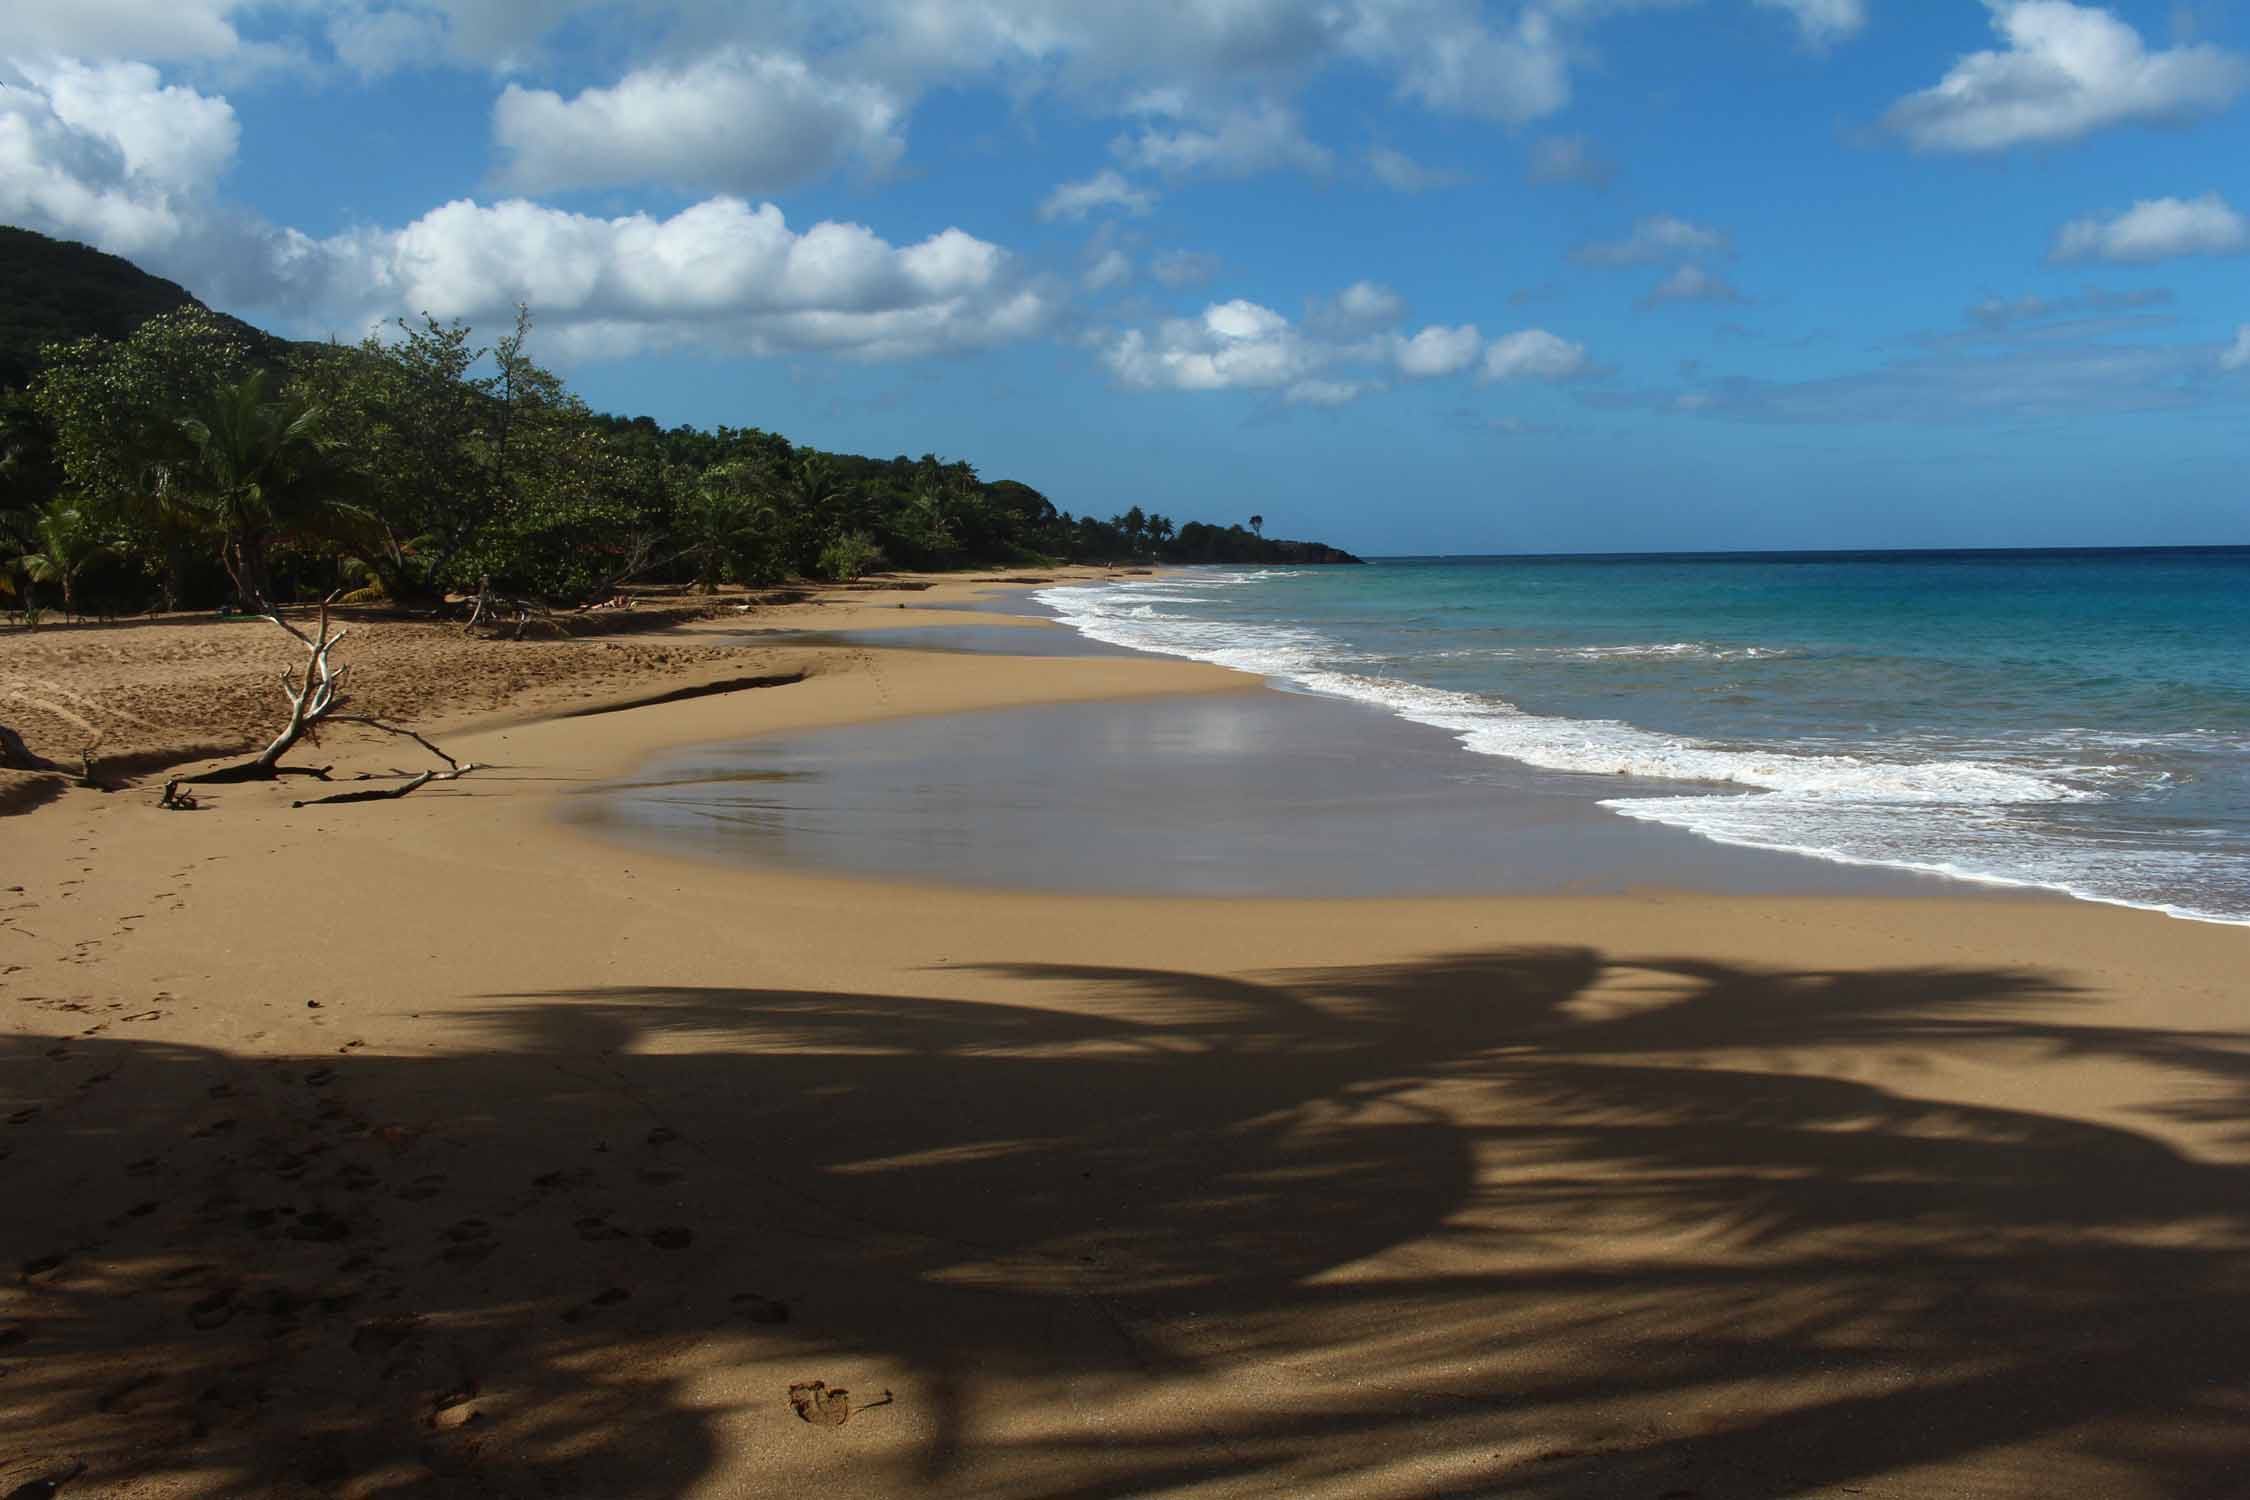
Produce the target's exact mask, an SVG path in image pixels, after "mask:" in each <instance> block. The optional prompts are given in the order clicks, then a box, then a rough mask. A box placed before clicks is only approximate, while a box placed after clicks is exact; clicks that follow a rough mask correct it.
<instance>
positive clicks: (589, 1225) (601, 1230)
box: [572, 1214, 632, 1245]
mask: <svg viewBox="0 0 2250 1500" xmlns="http://www.w3.org/2000/svg"><path fill="white" fill-rule="evenodd" d="M572 1227H573V1228H575V1229H576V1230H577V1231H578V1237H579V1238H580V1239H582V1240H584V1241H585V1242H586V1243H587V1244H589V1245H595V1244H600V1243H601V1242H602V1241H603V1240H629V1239H631V1238H632V1235H631V1234H629V1233H628V1232H626V1231H625V1230H622V1229H620V1228H618V1227H617V1226H616V1225H615V1224H612V1223H610V1222H609V1220H607V1219H605V1218H602V1217H601V1216H600V1215H599V1214H592V1215H588V1216H587V1217H586V1218H583V1219H580V1220H579V1221H578V1222H577V1223H576V1224H575V1225H573V1226H572Z"/></svg>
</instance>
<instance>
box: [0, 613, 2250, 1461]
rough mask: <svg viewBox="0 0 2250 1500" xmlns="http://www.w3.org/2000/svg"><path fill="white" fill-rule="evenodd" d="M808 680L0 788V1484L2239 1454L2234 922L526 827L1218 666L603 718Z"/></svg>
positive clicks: (828, 680)
mask: <svg viewBox="0 0 2250 1500" xmlns="http://www.w3.org/2000/svg"><path fill="white" fill-rule="evenodd" d="M944 592H946V593H949V594H952V595H954V596H959V595H960V594H961V593H962V592H963V591H962V590H960V589H959V588H958V587H949V588H948V589H947V590H945V591H944ZM897 602H900V601H899V600H897V599H893V598H889V597H887V596H881V595H873V596H865V597H862V598H860V599H858V600H857V601H855V602H854V603H853V604H852V605H850V606H848V608H849V609H850V610H854V611H858V610H873V609H890V607H891V606H892V605H894V604H895V603H897ZM833 608H835V609H837V610H842V609H845V608H846V607H842V606H839V607H833ZM831 609H832V607H831V606H820V607H819V608H818V609H816V610H813V611H810V613H812V614H813V615H815V616H816V617H819V618H818V623H821V624H824V625H826V624H839V623H843V624H848V623H852V622H854V621H855V620H856V619H857V616H856V615H854V614H850V613H834V612H828V611H830V610H831ZM899 613H900V612H899V611H896V610H895V609H890V617H888V618H886V619H884V621H883V623H898V620H897V616H898V615H899ZM905 613H906V614H909V615H911V614H913V613H914V611H911V610H910V611H906V612H905ZM823 615H825V617H821V616H823ZM929 617H930V618H934V619H939V620H943V621H945V622H947V623H955V624H958V623H961V622H962V618H963V617H962V616H961V615H959V614H946V613H937V612H932V613H931V614H930V616H929ZM759 623H771V621H768V620H765V619H762V618H761V620H760V622H759ZM269 628H270V627H269ZM715 628H716V627H697V629H698V630H702V631H704V632H705V634H706V636H707V637H709V638H714V639H715V637H711V636H710V635H709V632H710V630H711V629H715ZM277 634H278V633H277ZM696 638H697V637H696V635H695V633H694V632H687V633H675V634H673V635H668V636H666V637H664V638H663V642H662V644H661V645H659V644H658V643H656V642H654V641H646V640H644V641H641V642H637V643H636V649H652V650H667V651H672V652H675V653H679V652H690V651H694V652H699V651H700V650H702V649H703V648H701V647H693V646H690V645H689V644H688V643H689V642H692V641H693V640H695V639H696ZM713 649H716V648H713ZM6 659H7V658H6V657H5V656H4V655H0V661H5V660H6ZM798 670H804V671H807V672H808V673H809V674H810V675H808V676H806V677H805V679H804V680H802V681H800V682H797V683H795V684H793V685H790V686H786V687H777V688H766V689H759V690H755V691H749V692H742V693H734V694H728V695H724V696H714V697H705V698H698V699H695V700H692V701H687V702H678V703H672V704H667V705H663V706H660V707H652V708H643V709H636V710H631V711H626V712H619V713H611V714H602V715H597V716H593V717H580V718H568V719H555V718H547V719H543V720H537V721H525V720H523V719H521V718H518V719H517V720H516V721H515V722H513V723H506V724H499V725H495V726H493V727H487V728H477V727H475V726H474V725H473V724H469V723H466V722H463V723H459V724H456V725H455V726H454V727H453V730H452V732H451V733H449V735H448V736H447V738H446V741H445V742H446V744H447V746H448V748H449V749H452V750H454V751H455V752H456V753H458V754H463V755H467V756H471V757H473V758H475V759H477V760H480V761H485V760H489V761H493V762H496V763H497V767H498V768H497V769H494V770H491V771H488V772H480V773H478V774H477V775H476V776H474V777H472V778H470V779H468V780H465V781H462V782H459V783H455V784H452V785H450V786H445V787H438V788H432V789H429V790H427V791H425V792H423V793H421V794H418V795H417V796H415V797H413V798H411V799H408V800H405V801H401V802H395V803H383V804H375V805H372V806H350V807H330V808H308V809H302V810H292V809H291V808H290V807H289V805H288V800H289V798H290V797H291V796H292V795H301V794H302V789H301V788H297V787H290V788H274V787H265V786H246V787H221V788H216V789H214V790H213V791H212V792H211V794H210V795H209V797H208V798H207V799H206V800H207V804H208V805H207V806H206V808H205V810H203V811H200V812H195V813H166V812H161V811H159V810H157V809H156V808H155V807H154V806H153V805H152V796H151V795H150V793H149V792H148V791H147V790H146V789H142V790H136V791H130V792H124V793H119V794H117V795H113V796H107V797H104V796H100V795H98V794H94V793H87V792H78V791H73V792H70V793H68V794H67V795H65V796H62V797H60V798H58V799H57V800H55V801H54V802H52V803H51V804H50V805H48V806H45V807H43V808H41V809H39V810H38V811H37V812H35V813H33V814H30V815H28V816H23V817H16V818H11V819H6V820H0V1027H4V1032H0V1152H4V1153H5V1156H4V1158H0V1188H4V1194H0V1208H4V1212H0V1252H4V1255H5V1259H4V1260H0V1273H4V1275H5V1277H6V1280H5V1283H4V1285H0V1481H7V1480H9V1479H10V1477H11V1476H12V1475H14V1474H17V1473H23V1474H31V1473H33V1471H34V1468H35V1467H36V1466H37V1465H39V1464H42V1463H50V1462H60V1461H61V1460H62V1459H63V1458H67V1457H72V1456H75V1458H77V1459H79V1460H82V1461H83V1462H84V1463H85V1465H86V1466H87V1467H86V1471H85V1473H84V1475H83V1476H82V1477H81V1478H79V1479H77V1480H75V1481H74V1482H73V1483H72V1484H71V1485H69V1486H66V1487H65V1488H64V1490H63V1494H65V1495H66V1496H69V1495H78V1494H84V1495H97V1496H173V1495H178V1496H190V1495H196V1496H200V1495H222V1494H223V1495H229V1496H237V1495H241V1496H251V1495H290V1496H298V1495H303V1496H311V1495H349V1496H377V1495H380V1496H407V1495H417V1496H418V1495H447V1496H463V1497H467V1496H487V1495H498V1496H515V1495H523V1496H538V1495H584V1496H602V1497H615V1496H713V1497H717V1496H764V1495H774V1496H796V1495H834V1496H869V1495H893V1494H897V1495H908V1494H912V1495H960V1496H979V1497H1004V1500H1012V1497H1022V1500H1032V1497H1062V1496H1105V1497H1127V1496H1155V1495H1165V1496H1175V1495H1177V1496H1190V1495H1192V1496H1220V1495H1226V1496H1275V1497H1280V1496H1319V1497H1379V1500H1393V1497H1395V1500H1406V1497H1412V1496H1429V1495H1463V1496H1467V1495H1478V1496H1485V1495H1508V1496H1518V1495H1521V1496H1540V1497H1556V1500H1561V1497H1592V1496H1599V1497H1610V1496H1620V1497H1645V1500H1660V1497H1671V1500H1686V1497H1701V1500H1721V1497H1730V1500H1739V1497H1751V1500H1784V1497H1795V1496H1832V1495H1836V1496H1840V1495H1847V1494H1849V1495H1871V1496H1885V1497H1898V1500H1908V1497H1912V1500H1922V1497H1943V1496H1976V1497H1989V1496H2011V1497H2013V1496H2023V1497H2031V1496H2088V1497H2105V1500H2107V1497H2117V1500H2138V1497H2157V1496H2167V1497H2171V1496H2210V1497H2214V1500H2217V1497H2225V1496H2240V1495H2243V1494H2245V1493H2250V1362H2246V1360H2245V1357H2244V1355H2243V1353H2242V1350H2243V1348H2244V1346H2245V1342H2246V1339H2245V1335H2246V1334H2250V1243H2246V1241H2250V1169H2246V1163H2250V1134H2246V1132H2245V1128H2244V1127H2245V1123H2246V1119H2250V1036H2246V1034H2245V1032H2244V1030H2243V1010H2244V999H2245V994H2244V986H2243V983H2242V979H2241V974H2242V967H2243V962H2244V960H2245V958H2246V957H2250V940H2246V935H2245V934H2244V933H2243V932H2242V931H2240V930H2236V929H2227V928H2219V927H2211V926H2197V925H2192V924H2186V923H2178V922H2170V921H2166V920H2164V919H2162V918H2158V917H2154V916H2149V915H2145V914H2138V913H2131V912H2123V911H2115V910H2109V909H2102V908H2093V907H2087V906H2080V905H2073V904H2070V903H2065V902H2061V901H2049V900H2023V901H2010V900H1994V899H1990V898H1986V899H1979V900H1974V901H1951V900H1905V899H1875V900H1865V901H1843V900H1820V901H1813V900H1805V899H1778V900H1773V899H1767V900H1744V899H1719V898H1712V897H1701V896H1694V895H1687V894H1680V893H1666V892H1644V893H1640V894H1635V895H1630V896H1617V897H1598V898H1571V899H1563V898H1552V899H1523V898H1509V899H1490V898H1483V899H1474V900H1471V899H1453V900H1417V901H1411V902H1408V901H1359V902H1262V901H1228V902H1214V901H1194V902H1189V901H1175V900H1164V899H1138V900H1136V899H1128V898H1114V897H1086V896H1064V895H1045V894H1008V893H994V892H986V891H975V890H969V889H965V888H962V889H952V888H948V889H922V888H913V887H903V886H884V885H873V884H858V883H850V882H845V881H839V880H834V879H828V878H822V877H819V876H816V875H811V874H805V873H786V872H770V871H754V870H745V869H733V868H724V869H722V868H710V867H706V866H702V865H698V864H695V863H692V862H688V861H685V860H675V859H667V858H662V857H658V856H654V855H650V854H647V853H644V852H640V851H637V850H636V851H631V852H625V851H621V850H619V849H617V848H614V847H611V846H607V845H603V844H600V843H596V842H593V841H592V840H590V839H587V838H585V837H584V836H582V835H580V834H578V833H575V832H573V831H572V829H571V828H570V827H569V826H568V825H567V823H566V822H565V821H564V820H563V819H561V818H559V817H558V816H557V813H558V809H559V808H561V807H562V806H564V805H566V804H567V799H568V797H569V796H570V795H572V794H573V793H575V792H576V791H578V790H579V789H581V788H583V787H585V786H587V785H588V784H589V783H591V782H592V781H594V780H595V779H597V778H600V777H603V776H607V775H612V774H617V773H621V772H624V771H626V770H629V769H630V768H631V767H632V766H633V765H634V764H635V763H636V761H637V760H638V759H639V758H640V757H642V756H644V755H646V754H648V753H650V752H653V751H655V750H657V749H659V748H662V747H664V746H667V745H672V744H678V743H686V742H693V741H698V740H718V739H725V738H731V737H739V736H744V735H748V734H753V733H760V732H766V731H776V730H788V729H797V728H808V727H815V726H824V725H833V724H841V723H850V722H856V721H860V720H867V719H875V718H880V717H884V716H893V715H900V714H912V713H924V712H936V711H944V710H951V709H961V708H975V707H980V706H989V705H999V704H1011V703H1025V702H1035V701H1043V700H1048V699H1059V698H1067V697H1081V698H1093V697H1123V696H1132V695H1137V694H1153V693H1170V692H1197V691H1211V692H1223V691H1239V690H1243V680H1242V679H1240V678H1236V677H1232V676H1230V675H1228V674H1225V673H1221V672H1218V671H1215V670H1211V669H1204V668H1200V667H1195V666H1191V665H1187V664H1182V663H1170V662H1156V661H1143V660H1134V659H1109V658H1103V659H1077V660H1072V659H1052V658H1041V659H1028V658H1003V657H989V656H966V655H950V656H949V655H939V654H933V653H917V652H911V651H900V650H886V651H872V650H843V649H823V650H803V649H794V648H787V647H780V646H767V645H758V646H751V647H745V648H741V649H739V650H737V651H733V652H730V653H729V654H727V655H726V656H724V657H723V658H721V657H714V658H711V659H709V660H706V659H705V658H703V657H702V656H700V655H694V656H692V657H681V658H680V659H677V660H675V661H674V662H672V663H668V664H665V666H664V667H662V668H660V669H658V673H657V675H654V676H649V677H640V678H637V679H636V681H635V682H634V683H633V684H631V691H635V692H645V691H648V690H650V689H651V688H653V687H660V686H664V685H668V684H670V683H672V682H676V681H691V680H697V679H698V678H699V677H700V678H702V679H704V680H708V679H709V678H712V677H717V676H726V675H752V674H758V673H766V674H773V675H787V674H788V673H793V672H795V671H798ZM374 675H375V674H374V673H373V672H372V670H370V672H369V679H370V680H369V689H370V691H372V690H373V687H374V680H373V679H374ZM624 686H625V685H624V684H621V683H619V682H615V681H611V682H601V683H594V682H588V681H585V680H583V679H572V680H571V681H570V682H556V683H553V684H551V685H550V687H549V688H548V689H547V690H548V691H551V692H553V693H555V694H557V695H561V694H565V693H572V692H576V691H579V690H580V689H581V688H583V689H584V690H585V691H589V692H600V693H605V694H609V693H615V692H618V691H619V690H620V689H621V688H623V687H624ZM558 701H559V700H558ZM468 706H470V707H475V706H476V705H475V704H474V703H473V702H472V703H470V704H469V705H468ZM441 717H442V716H441ZM48 748H67V747H53V746H51V745H50V746H49V747H48ZM329 753H333V755H334V758H335V759H336V760H337V761H338V762H339V763H340V766H341V767H342V769H343V770H344V771H347V772H348V771H351V770H355V769H358V768H359V767H361V766H382V765H387V764H389V763H390V762H391V761H393V760H395V759H397V758H398V756H397V754H396V752H395V748H394V747H393V746H390V745H388V744H383V745H373V746H361V745H357V744H356V743H352V742H346V741H344V740H343V739H342V738H341V737H339V738H338V739H337V740H336V741H335V742H334V743H333V744H332V745H331V746H330V747H327V748H326V749H324V758H325V757H326V755H327V754H329ZM18 885H20V886H21V887H22V889H21V890H17V891H11V890H7V889H5V888H6V887H12V886H18ZM815 1381H819V1382H821V1383H822V1387H821V1389H820V1390H819V1391H817V1392H816V1391H814V1390H812V1389H811V1387H812V1383H813V1382H815ZM839 1387H840V1388H843V1389H844V1390H846V1391H848V1393H849V1394H848V1396H845V1397H844V1398H842V1401H841V1402H839V1401H838V1400H837V1399H836V1398H835V1390H836V1388H839ZM793 1388H795V1389H794V1391H793ZM839 1415H842V1416H846V1417H847V1419H846V1420H842V1421H838V1420H836V1418H837V1417H838V1416H839ZM10 1464H15V1465H17V1466H18V1467H17V1468H15V1469H11V1468H10V1467H9V1465H10ZM0 1493H5V1491H4V1490H0Z"/></svg>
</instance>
